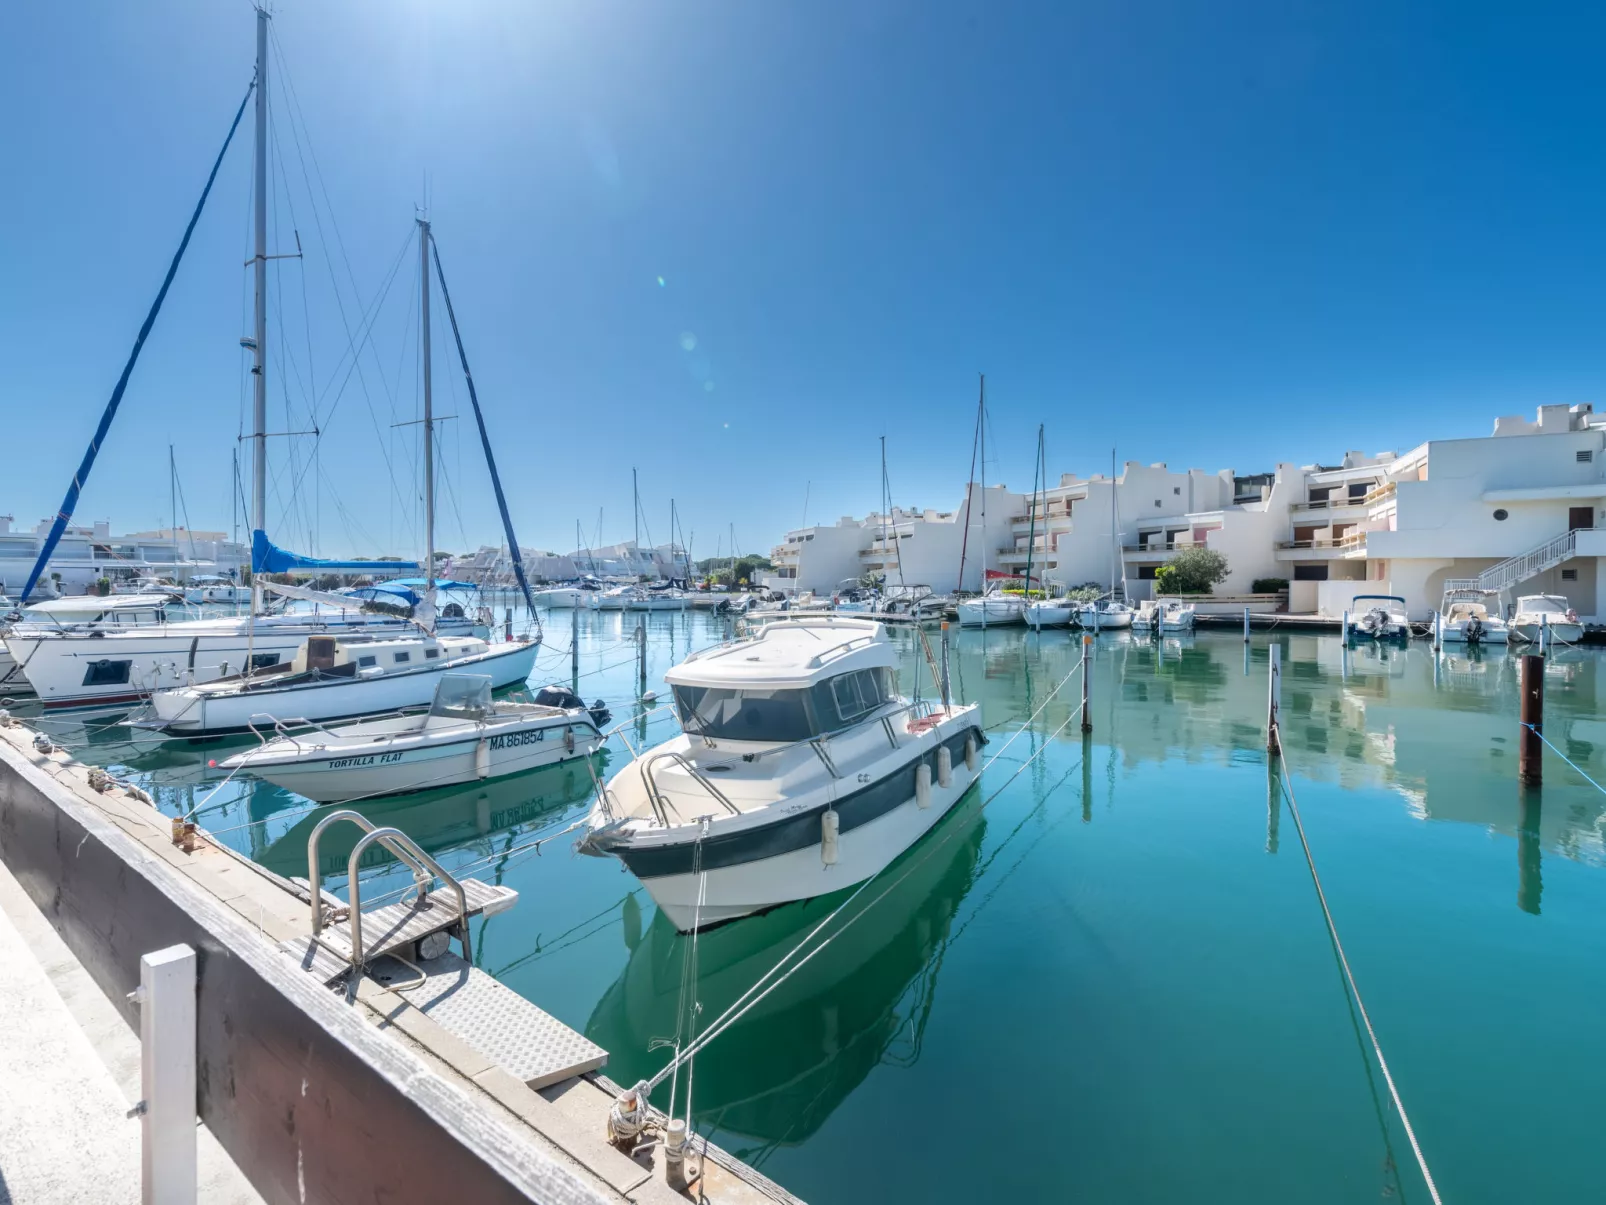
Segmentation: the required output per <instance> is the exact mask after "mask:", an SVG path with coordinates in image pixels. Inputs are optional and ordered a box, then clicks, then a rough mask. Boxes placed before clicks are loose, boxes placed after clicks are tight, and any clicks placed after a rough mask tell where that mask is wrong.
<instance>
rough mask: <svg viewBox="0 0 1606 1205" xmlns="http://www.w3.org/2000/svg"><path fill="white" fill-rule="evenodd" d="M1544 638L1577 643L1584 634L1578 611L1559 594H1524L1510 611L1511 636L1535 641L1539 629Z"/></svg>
mask: <svg viewBox="0 0 1606 1205" xmlns="http://www.w3.org/2000/svg"><path fill="white" fill-rule="evenodd" d="M1541 628H1543V629H1545V636H1546V639H1547V640H1560V641H1564V642H1565V643H1567V644H1577V643H1578V641H1579V640H1580V639H1581V638H1582V637H1583V635H1584V625H1583V624H1582V623H1580V622H1579V620H1578V612H1576V611H1574V610H1573V609H1572V607H1570V606H1569V605H1568V604H1567V600H1566V599H1565V598H1563V597H1562V596H1561V595H1560V594H1525V595H1523V597H1521V598H1519V599H1518V600H1517V608H1516V610H1515V611H1513V612H1512V615H1511V639H1513V640H1527V641H1531V642H1533V643H1536V644H1537V643H1538V641H1539V634H1540V629H1541Z"/></svg>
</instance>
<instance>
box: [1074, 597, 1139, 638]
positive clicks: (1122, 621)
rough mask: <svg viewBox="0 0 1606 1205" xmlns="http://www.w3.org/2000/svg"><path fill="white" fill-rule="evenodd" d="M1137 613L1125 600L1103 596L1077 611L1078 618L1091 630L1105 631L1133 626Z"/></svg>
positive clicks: (1078, 620) (1079, 621)
mask: <svg viewBox="0 0 1606 1205" xmlns="http://www.w3.org/2000/svg"><path fill="white" fill-rule="evenodd" d="M1135 614H1136V612H1134V611H1133V610H1132V608H1131V607H1129V606H1127V605H1126V604H1125V603H1124V602H1116V601H1115V600H1114V599H1113V598H1101V599H1099V600H1098V601H1096V602H1092V603H1088V604H1085V605H1084V606H1083V607H1082V609H1081V610H1080V611H1078V612H1077V613H1076V619H1077V622H1078V623H1080V624H1081V625H1082V626H1083V627H1084V628H1087V629H1088V630H1089V631H1091V632H1104V631H1108V630H1110V629H1111V628H1129V627H1131V626H1132V618H1133V616H1134V615H1135Z"/></svg>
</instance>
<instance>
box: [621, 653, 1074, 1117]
mask: <svg viewBox="0 0 1606 1205" xmlns="http://www.w3.org/2000/svg"><path fill="white" fill-rule="evenodd" d="M1086 661H1087V654H1086V653H1083V654H1082V658H1081V660H1080V661H1078V662H1077V664H1076V665H1074V666H1072V667H1071V669H1070V672H1069V673H1067V674H1066V675H1065V676H1064V677H1063V678H1061V679H1060V680H1059V682H1058V683H1057V684H1056V685H1055V687H1054V689H1053V690H1051V691H1049V692H1048V694H1046V695H1045V696H1044V697H1043V701H1042V703H1040V704H1039V705H1038V707H1037V709H1036V710H1035V711H1033V712H1032V714H1031V716H1030V717H1029V718H1028V719H1027V720H1026V722H1025V723H1024V724H1022V725H1021V726H1020V728H1019V729H1018V730H1017V731H1016V732H1015V733H1014V735H1012V736H1011V737H1010V738H1009V740H1007V741H1005V742H1004V744H1003V747H1002V748H1000V749H999V750H998V752H997V753H995V754H993V756H991V757H989V758H988V759H987V760H986V762H984V763H983V764H982V767H981V769H980V770H978V771H977V773H976V781H977V782H979V781H980V780H981V775H982V774H983V773H985V772H986V770H987V768H988V767H989V766H991V765H992V764H993V763H994V762H996V761H997V760H998V759H999V758H1000V757H1001V756H1003V753H1004V751H1005V750H1006V749H1008V748H1009V746H1010V745H1012V744H1014V743H1015V740H1016V739H1017V738H1018V737H1019V736H1020V734H1021V733H1022V732H1025V731H1026V730H1027V729H1028V728H1029V727H1030V726H1031V724H1032V722H1033V721H1034V720H1036V718H1037V717H1038V716H1039V715H1041V714H1042V713H1043V710H1044V708H1046V707H1047V706H1048V705H1049V703H1050V702H1051V701H1052V700H1053V699H1054V697H1055V696H1056V695H1058V694H1059V692H1060V691H1061V690H1062V689H1063V688H1064V686H1065V684H1066V683H1067V682H1069V681H1070V680H1071V678H1072V677H1073V676H1074V675H1075V673H1076V671H1077V670H1078V669H1079V668H1081V667H1082V666H1083V665H1084V664H1085V663H1086ZM1081 714H1082V704H1081V703H1078V704H1077V705H1076V706H1075V708H1073V709H1072V710H1071V713H1070V714H1069V715H1068V716H1066V718H1065V722H1064V723H1062V724H1061V725H1060V726H1059V727H1058V728H1056V729H1055V730H1054V731H1053V732H1052V733H1050V734H1049V737H1048V739H1047V740H1045V741H1044V742H1043V744H1042V745H1041V746H1039V747H1038V749H1037V750H1036V752H1034V753H1033V754H1032V755H1031V756H1030V757H1028V758H1027V759H1026V760H1025V761H1023V762H1021V763H1020V765H1018V766H1016V767H1015V770H1014V772H1013V773H1011V774H1010V776H1009V777H1008V778H1006V779H1005V780H1004V781H1003V782H1002V783H1001V784H999V787H998V789H997V790H995V791H994V792H993V793H992V794H990V795H988V796H987V798H985V799H984V800H982V802H981V807H979V808H977V809H976V810H977V811H978V812H980V811H983V810H985V809H986V807H987V805H988V804H990V803H992V801H993V800H995V799H997V798H998V796H999V795H1000V794H1002V793H1003V792H1004V790H1005V789H1006V788H1008V786H1009V784H1010V783H1012V782H1014V781H1015V779H1017V778H1019V777H1020V775H1021V772H1022V771H1024V770H1025V769H1026V767H1027V766H1029V765H1031V764H1032V763H1033V762H1034V761H1036V760H1037V758H1038V757H1040V756H1041V755H1042V754H1043V752H1044V751H1045V750H1047V749H1048V748H1049V747H1050V746H1051V745H1052V743H1053V741H1054V738H1055V737H1057V736H1059V734H1060V733H1061V732H1064V731H1065V729H1066V728H1068V727H1069V726H1070V724H1071V722H1072V721H1073V720H1075V719H1077V718H1078V717H1079V716H1080V715H1081ZM962 829H963V826H956V827H955V828H953V829H951V830H950V831H949V832H947V833H945V834H944V835H943V837H942V839H941V840H939V841H937V842H936V843H935V844H932V845H928V846H927V847H926V848H925V849H924V850H922V851H921V852H920V854H919V855H918V856H917V857H915V858H914V859H913V860H912V861H910V863H909V865H908V866H907V867H905V868H904V871H903V873H902V874H901V875H899V876H898V877H897V879H895V880H894V881H893V882H892V883H891V885H889V886H888V887H887V888H886V890H884V891H882V892H881V894H880V895H878V896H876V897H875V898H874V899H872V900H871V901H870V902H869V903H868V904H866V905H865V906H864V907H863V908H862V909H860V910H859V911H858V912H857V913H855V914H854V915H853V916H851V917H849V918H848V919H847V920H846V921H845V922H843V924H842V926H841V927H840V928H839V929H837V930H836V931H835V932H833V933H831V934H830V935H829V936H827V937H826V938H825V939H824V940H822V941H821V942H820V943H819V944H818V945H817V946H815V947H814V948H813V949H812V950H810V951H809V952H808V953H807V954H805V955H803V957H802V958H799V959H798V960H797V962H796V963H795V964H793V965H792V966H791V967H790V968H788V969H786V970H785V971H784V972H783V971H782V968H783V967H785V966H786V964H787V963H788V962H791V960H792V959H793V957H794V956H795V955H796V954H797V952H798V951H799V950H801V949H803V948H804V946H806V945H808V943H809V942H810V941H812V940H813V939H814V938H815V936H816V935H818V934H819V933H820V932H821V931H822V930H823V929H824V928H825V927H826V926H827V925H829V924H830V923H831V922H832V921H833V920H835V919H836V918H837V917H838V916H840V915H841V914H842V912H843V910H844V909H846V908H847V907H848V906H849V905H850V904H852V903H853V901H855V900H856V899H858V898H859V896H861V895H862V894H864V892H865V890H866V889H868V888H869V886H870V885H871V884H872V883H874V882H875V881H876V880H877V879H879V878H880V877H881V871H880V870H878V871H876V873H875V874H873V875H871V876H870V877H869V878H867V879H866V880H865V881H864V882H863V883H860V884H859V886H858V887H856V888H855V889H854V891H853V894H851V895H849V896H848V898H847V899H845V900H843V901H842V902H841V903H840V904H838V905H837V906H836V907H835V908H833V909H832V910H831V911H830V912H829V913H828V914H826V916H825V918H824V919H823V920H821V921H820V923H819V924H817V925H815V926H814V928H812V929H810V930H809V931H808V933H807V934H805V935H804V937H803V939H802V940H801V941H799V942H798V943H797V944H796V945H795V946H793V947H792V948H791V949H790V950H788V951H787V952H786V953H785V954H783V955H782V956H781V958H780V959H779V961H777V962H776V963H775V965H774V966H772V967H771V968H770V969H769V970H768V971H766V972H764V974H763V975H761V976H760V977H759V978H758V980H757V981H755V982H754V984H753V986H752V987H750V988H748V989H747V991H745V992H743V993H742V995H741V996H740V997H739V998H738V999H737V1000H736V1002H735V1003H733V1004H732V1005H731V1006H730V1007H729V1008H727V1009H726V1010H725V1011H724V1012H723V1013H721V1014H720V1015H719V1017H717V1018H716V1019H715V1020H714V1022H713V1023H712V1024H711V1025H709V1027H708V1028H707V1029H705V1030H704V1031H703V1033H702V1036H701V1037H699V1038H697V1039H696V1040H695V1041H693V1042H691V1043H690V1044H689V1045H687V1047H686V1048H685V1049H684V1050H680V1051H677V1052H676V1053H675V1057H674V1058H673V1059H671V1060H670V1061H669V1063H668V1064H667V1065H665V1066H664V1067H663V1068H662V1069H660V1070H659V1071H658V1073H657V1074H656V1075H654V1076H652V1077H651V1078H650V1079H647V1080H644V1081H642V1083H641V1084H638V1085H637V1087H636V1088H635V1089H632V1091H635V1092H639V1093H641V1094H642V1095H643V1096H645V1095H646V1094H648V1093H651V1092H652V1090H653V1089H654V1088H656V1087H658V1085H659V1084H661V1083H663V1081H664V1080H665V1079H666V1078H667V1077H669V1076H670V1075H673V1074H675V1072H676V1070H677V1069H678V1067H679V1066H680V1064H681V1063H682V1062H684V1061H686V1060H687V1059H690V1058H693V1057H695V1056H696V1055H697V1054H698V1053H699V1052H700V1051H701V1050H702V1049H703V1048H704V1047H706V1046H707V1045H708V1044H709V1043H710V1042H712V1041H713V1040H714V1039H715V1038H717V1037H719V1035H720V1034H722V1033H724V1032H725V1030H727V1029H729V1028H730V1027H731V1026H732V1025H734V1024H735V1023H736V1022H737V1021H740V1020H741V1019H742V1017H743V1016H744V1015H745V1014H746V1013H747V1012H749V1011H750V1010H751V1009H752V1008H753V1007H754V1006H755V1005H757V1004H758V1003H759V1001H761V1000H763V999H764V997H765V996H768V995H769V994H770V993H771V992H773V991H774V990H775V989H776V988H778V987H780V986H781V984H783V983H785V982H786V981H787V980H788V979H790V978H791V977H792V976H793V975H795V974H796V973H797V972H798V971H800V970H802V969H803V967H804V966H806V965H807V964H808V962H809V961H810V960H811V959H812V958H813V957H814V956H815V955H816V954H818V953H819V952H820V951H821V950H823V949H825V948H826V946H828V945H830V944H831V943H832V942H833V941H835V940H836V939H837V938H838V937H841V936H842V934H844V933H846V932H847V931H848V929H849V928H851V927H852V926H853V925H854V924H855V923H856V922H857V921H858V920H859V919H860V918H861V917H862V916H864V915H865V913H867V912H869V911H870V909H871V908H873V907H875V905H876V904H878V903H880V902H881V901H882V900H884V899H885V898H886V897H887V896H888V895H889V894H891V892H893V891H894V890H896V889H897V887H898V885H899V884H900V883H902V882H903V881H904V880H905V879H907V878H908V877H909V875H910V874H912V873H913V872H914V871H915V870H916V869H917V868H918V867H919V866H920V865H921V864H922V863H923V862H925V861H926V859H927V858H929V857H931V855H932V854H934V853H935V852H936V851H937V850H939V849H941V848H942V847H943V846H944V845H946V844H947V843H948V842H949V841H950V840H952V838H953V837H954V835H955V834H956V833H958V832H960V831H962ZM888 865H891V863H888ZM885 869H886V867H882V870H885ZM777 976H779V977H777ZM766 985H767V986H766Z"/></svg>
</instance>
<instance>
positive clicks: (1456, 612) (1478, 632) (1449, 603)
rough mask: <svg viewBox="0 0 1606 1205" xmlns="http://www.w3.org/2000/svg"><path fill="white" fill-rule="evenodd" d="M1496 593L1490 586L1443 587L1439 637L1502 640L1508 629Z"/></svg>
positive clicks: (1462, 640)
mask: <svg viewBox="0 0 1606 1205" xmlns="http://www.w3.org/2000/svg"><path fill="white" fill-rule="evenodd" d="M1499 597H1500V596H1499V594H1498V593H1497V592H1495V591H1492V590H1452V591H1447V592H1446V593H1445V596H1444V603H1443V605H1442V606H1441V607H1440V610H1439V639H1440V640H1443V641H1451V642H1455V643H1460V644H1505V643H1506V642H1507V641H1508V640H1509V639H1510V632H1509V630H1508V629H1507V627H1506V621H1505V620H1503V619H1501V618H1500V613H1499V609H1500V604H1499ZM1491 603H1492V604H1494V605H1493V609H1491V607H1490V604H1491Z"/></svg>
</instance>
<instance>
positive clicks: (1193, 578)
mask: <svg viewBox="0 0 1606 1205" xmlns="http://www.w3.org/2000/svg"><path fill="white" fill-rule="evenodd" d="M1226 580H1227V558H1226V557H1224V556H1222V555H1221V553H1219V552H1217V551H1216V550H1215V549H1213V548H1184V549H1183V550H1182V551H1181V552H1179V553H1177V555H1176V556H1174V557H1172V558H1171V559H1170V560H1169V561H1167V562H1166V563H1165V564H1163V565H1161V566H1160V567H1159V568H1158V569H1156V570H1155V571H1154V588H1155V592H1156V593H1158V594H1209V593H1210V592H1211V591H1212V590H1213V589H1215V587H1216V586H1217V585H1219V584H1220V583H1221V582H1224V581H1226Z"/></svg>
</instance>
